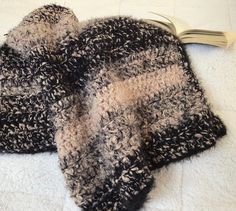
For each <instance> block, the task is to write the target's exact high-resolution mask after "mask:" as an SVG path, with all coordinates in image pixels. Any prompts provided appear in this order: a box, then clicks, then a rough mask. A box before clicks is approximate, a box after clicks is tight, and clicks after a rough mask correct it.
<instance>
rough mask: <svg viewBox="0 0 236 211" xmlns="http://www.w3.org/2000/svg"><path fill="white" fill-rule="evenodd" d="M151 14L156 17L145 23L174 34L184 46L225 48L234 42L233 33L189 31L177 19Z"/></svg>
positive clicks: (235, 34)
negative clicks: (203, 45) (198, 45)
mask: <svg viewBox="0 0 236 211" xmlns="http://www.w3.org/2000/svg"><path fill="white" fill-rule="evenodd" d="M152 14H154V15H156V18H153V19H145V21H147V22H149V23H151V24H154V25H157V26H159V27H162V28H164V29H165V30H167V31H169V32H171V33H172V34H175V35H176V36H177V37H178V38H179V39H180V40H181V41H182V42H183V43H185V44H187V43H200V44H207V45H213V46H218V47H225V48H227V47H229V46H231V45H232V44H233V42H234V41H236V33H235V32H222V31H211V30H204V29H191V28H190V27H189V26H188V25H187V24H186V23H184V22H183V21H181V20H179V19H177V18H174V17H171V16H167V15H160V14H157V13H152Z"/></svg>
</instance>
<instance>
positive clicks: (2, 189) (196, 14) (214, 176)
mask: <svg viewBox="0 0 236 211" xmlns="http://www.w3.org/2000/svg"><path fill="white" fill-rule="evenodd" d="M48 3H57V4H60V5H62V6H67V7H69V8H71V9H72V10H73V11H74V12H75V14H76V15H77V17H78V18H79V19H80V20H85V19H87V18H91V17H98V16H109V15H133V16H137V17H146V16H147V15H148V11H154V12H158V13H164V14H168V15H175V16H177V17H179V18H182V19H184V20H185V21H187V22H188V23H189V24H190V25H191V26H193V27H197V28H208V29H215V30H234V31H236V0H99V1H96V0H94V1H92V0H74V1H69V0H61V1H46V0H37V1H33V0H0V41H1V42H3V41H4V36H3V35H4V34H5V33H7V32H8V30H10V29H11V28H12V27H14V26H16V25H17V24H18V23H19V22H20V21H21V19H22V18H23V17H24V16H25V15H27V14H28V13H29V12H31V11H32V10H33V9H36V8H37V7H39V6H42V5H44V4H48ZM187 51H188V54H189V55H190V58H191V62H192V66H193V69H194V71H195V72H196V73H197V75H198V78H199V79H200V80H201V82H202V84H203V86H204V88H205V90H206V94H207V96H208V99H209V101H210V102H211V104H212V106H213V109H214V111H215V112H216V113H217V114H218V115H219V116H220V117H221V118H222V120H223V121H224V122H225V124H226V126H227V129H228V135H227V136H226V137H224V138H223V139H221V140H220V141H219V143H218V144H217V145H216V147H214V148H212V149H211V150H208V151H206V152H204V153H202V154H200V155H198V156H194V157H192V158H191V159H187V160H186V159H185V160H184V161H182V162H178V163H175V164H171V165H170V166H168V167H167V168H162V169H161V170H158V171H156V172H155V173H154V174H155V177H156V187H155V188H154V189H153V190H152V192H151V193H150V194H149V198H150V199H149V201H148V202H147V203H145V206H144V208H143V210H146V211H192V210H193V211H200V210H203V211H205V210H206V211H211V210H212V211H235V210H236V44H235V45H234V46H233V47H231V48H230V49H228V50H225V49H220V48H214V47H210V46H200V45H189V46H187ZM0 210H1V211H76V210H79V209H77V208H76V207H75V205H74V204H73V202H72V200H71V199H70V198H69V194H68V193H67V191H66V189H65V183H64V180H63V176H62V174H61V172H60V170H59V166H58V160H57V155H56V153H52V154H50V153H42V154H36V155H3V154H0Z"/></svg>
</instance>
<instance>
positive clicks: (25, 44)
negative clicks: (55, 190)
mask: <svg viewBox="0 0 236 211" xmlns="http://www.w3.org/2000/svg"><path fill="white" fill-rule="evenodd" d="M72 26H73V27H72ZM49 35H50V36H49ZM51 35H53V36H51ZM0 61H1V68H0V71H1V72H0V77H1V79H0V80H1V87H2V88H3V92H2V91H1V112H0V115H1V119H3V120H4V121H3V124H2V126H1V136H0V137H1V142H0V147H1V148H0V149H1V151H4V152H37V151H46V150H52V149H55V143H56V147H57V150H58V155H59V160H60V167H61V169H62V172H63V173H64V176H65V179H66V183H67V186H68V188H69V189H70V191H71V196H72V197H73V198H74V200H75V202H76V204H77V205H78V206H80V207H82V208H83V209H84V210H96V211H99V210H106V211H107V210H114V211H120V210H121V211H122V210H137V209H138V208H139V207H141V206H142V204H143V202H144V200H145V197H146V195H147V193H148V192H149V190H150V188H151V187H152V184H153V177H152V174H151V170H153V169H155V168H159V167H161V166H163V165H166V164H168V163H170V162H172V161H176V160H179V159H181V158H184V157H186V156H190V155H192V154H195V153H197V152H200V151H203V150H205V149H208V148H210V147H211V146H213V145H214V144H215V143H216V140H217V138H219V137H222V136H223V135H225V134H226V129H225V126H224V125H223V123H222V122H221V120H220V119H219V118H218V117H217V116H215V115H214V114H213V113H212V111H211V109H210V106H209V104H208V103H207V100H206V98H205V96H204V92H203V89H202V88H201V86H200V85H199V82H198V80H197V78H196V76H195V75H194V73H193V72H192V70H191V67H190V64H189V61H188V58H187V56H186V53H185V50H184V48H183V46H182V44H181V43H180V41H179V40H178V39H177V38H176V37H175V36H174V35H172V34H170V33H168V32H166V31H164V30H163V29H161V28H158V27H156V26H154V25H151V24H148V23H146V22H144V21H141V20H135V19H132V18H129V17H111V18H105V19H96V20H91V21H89V22H86V23H78V21H77V19H76V18H75V17H74V15H73V13H72V12H71V11H70V10H68V9H66V8H62V7H59V6H55V5H50V6H45V7H43V8H40V9H38V10H36V11H34V12H33V13H31V14H30V15H29V16H27V17H26V18H25V19H24V20H23V22H22V23H21V24H20V25H19V26H18V27H16V28H15V29H14V30H12V31H11V32H10V33H9V34H8V38H7V41H6V43H5V44H4V45H3V46H2V47H1V60H0ZM32 117H33V118H32ZM53 137H54V140H55V143H54V141H53Z"/></svg>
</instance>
